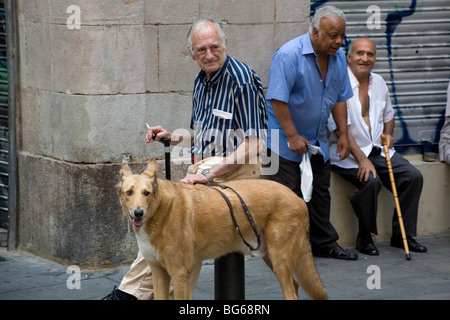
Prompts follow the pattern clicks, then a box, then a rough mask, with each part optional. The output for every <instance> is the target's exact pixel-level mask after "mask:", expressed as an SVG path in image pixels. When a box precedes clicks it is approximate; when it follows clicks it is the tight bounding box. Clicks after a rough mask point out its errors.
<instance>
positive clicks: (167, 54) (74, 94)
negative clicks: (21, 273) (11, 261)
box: [16, 0, 309, 266]
mask: <svg viewBox="0 0 450 320" xmlns="http://www.w3.org/2000/svg"><path fill="white" fill-rule="evenodd" d="M16 3H17V28H16V29H17V31H18V34H17V39H18V46H17V47H18V52H17V56H18V61H19V65H18V79H19V92H18V99H19V101H18V105H17V113H18V128H19V129H18V131H19V132H18V149H19V150H18V154H19V181H18V184H19V204H18V212H17V218H18V219H17V221H18V229H17V239H18V246H19V248H22V249H25V250H29V251H32V252H34V253H37V254H41V255H44V256H46V257H48V258H53V259H56V260H63V261H69V262H70V263H77V264H85V265H91V266H98V265H105V264H110V263H120V262H123V261H127V260H128V261H129V260H132V259H133V258H134V257H135V255H136V250H135V246H134V244H133V241H134V239H133V236H132V234H131V232H130V229H129V228H128V227H127V224H126V222H125V220H124V219H123V218H122V214H121V210H120V206H119V203H118V200H117V196H116V191H115V189H114V185H115V183H116V181H117V180H116V179H117V178H118V172H119V168H120V162H121V160H122V158H123V156H124V155H129V154H131V156H132V158H133V159H134V161H137V162H144V163H145V161H146V160H147V159H149V158H157V159H162V158H163V148H162V146H161V145H160V144H152V145H147V144H146V143H145V141H144V136H145V132H146V126H145V122H148V123H149V124H151V125H156V124H161V125H163V126H164V127H166V128H167V129H169V130H175V129H179V128H183V129H188V127H189V119H190V112H191V93H192V88H193V80H194V77H195V75H196V74H197V72H198V71H199V70H198V66H197V64H196V63H195V62H194V61H193V60H192V59H191V57H190V56H189V54H188V50H187V47H186V34H187V32H188V29H189V26H190V25H191V24H192V23H193V22H194V21H195V20H197V19H199V18H205V17H207V18H212V19H215V20H216V21H219V22H221V23H222V24H223V27H224V30H225V33H226V34H227V36H228V54H229V55H230V56H232V57H234V58H237V59H239V60H241V61H243V62H245V63H247V64H248V65H249V66H251V67H252V68H253V69H254V70H255V71H256V72H257V73H258V74H259V75H260V77H261V79H262V81H263V85H264V87H267V79H268V74H269V69H270V62H271V59H272V55H273V53H274V51H275V50H276V49H277V48H278V47H279V46H280V45H282V44H283V43H284V42H286V41H287V40H290V39H291V38H294V37H296V36H299V35H301V34H303V33H304V32H306V30H307V27H308V23H309V1H307V0H301V1H299V0H220V1H219V0H211V1H201V0H190V1H179V0H165V1H155V0H96V1H90V0H71V1H63V0H19V1H17V2H16ZM69 6H76V7H75V10H72V9H73V7H71V8H69ZM68 9H70V10H68ZM77 10H78V11H77ZM77 14H78V16H77ZM77 18H79V20H78V21H77ZM74 22H75V24H76V23H77V22H79V26H77V28H73V23H74ZM141 167H142V165H141ZM141 167H139V168H141ZM184 169H185V168H184V167H181V168H178V171H175V172H174V179H179V178H180V176H181V175H182V171H183V170H184Z"/></svg>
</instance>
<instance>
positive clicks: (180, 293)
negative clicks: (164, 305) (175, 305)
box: [171, 268, 198, 300]
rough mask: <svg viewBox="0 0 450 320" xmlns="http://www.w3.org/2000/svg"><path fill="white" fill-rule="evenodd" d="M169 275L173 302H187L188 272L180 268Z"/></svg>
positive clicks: (188, 290)
mask: <svg viewBox="0 0 450 320" xmlns="http://www.w3.org/2000/svg"><path fill="white" fill-rule="evenodd" d="M171 275H172V284H173V293H174V298H175V300H189V299H190V294H189V292H190V288H189V272H188V271H187V270H186V269H184V268H182V269H177V270H176V271H174V272H173V273H171ZM197 277H198V275H197Z"/></svg>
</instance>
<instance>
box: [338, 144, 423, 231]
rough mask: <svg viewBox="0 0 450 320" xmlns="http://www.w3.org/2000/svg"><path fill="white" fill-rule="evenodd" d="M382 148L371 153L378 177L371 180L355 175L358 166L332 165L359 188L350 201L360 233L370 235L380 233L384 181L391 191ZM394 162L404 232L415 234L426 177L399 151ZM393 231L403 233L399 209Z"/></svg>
mask: <svg viewBox="0 0 450 320" xmlns="http://www.w3.org/2000/svg"><path fill="white" fill-rule="evenodd" d="M380 151H381V149H379V148H374V149H373V150H372V153H371V154H370V155H369V157H368V158H369V160H370V161H372V163H373V165H374V167H375V169H376V171H377V177H376V178H374V177H373V175H372V174H370V177H369V179H368V181H359V180H358V179H357V178H356V175H357V173H358V169H344V168H341V167H338V166H336V165H332V166H331V169H332V170H333V171H334V172H336V173H338V174H339V175H341V176H342V177H344V178H345V179H346V180H348V181H350V182H351V183H352V184H353V185H354V186H355V187H356V188H358V191H356V192H355V193H353V194H352V195H351V198H350V202H351V204H352V207H353V210H354V211H355V214H356V216H357V217H358V225H359V234H360V235H361V236H366V235H370V234H371V233H373V234H378V231H377V221H376V220H377V210H378V193H379V192H380V190H381V187H382V186H383V185H384V186H385V187H386V188H387V189H388V190H389V191H391V192H392V187H391V180H390V178H389V171H388V168H387V164H386V158H384V157H383V156H381V155H380ZM391 164H392V170H393V172H394V180H395V186H396V189H397V195H398V200H399V203H400V209H401V212H402V218H403V223H404V226H405V233H406V235H407V236H415V235H416V231H417V212H418V207H419V200H420V195H421V193H422V187H423V177H422V174H421V173H420V171H419V170H418V169H416V168H415V167H414V166H413V165H411V164H410V163H409V162H408V161H407V160H406V159H405V158H403V157H402V156H401V155H400V154H398V153H397V152H396V153H394V155H393V156H392V158H391ZM392 235H401V232H400V224H399V221H398V216H397V211H396V209H394V215H393V217H392Z"/></svg>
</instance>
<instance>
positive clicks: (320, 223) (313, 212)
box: [263, 150, 339, 250]
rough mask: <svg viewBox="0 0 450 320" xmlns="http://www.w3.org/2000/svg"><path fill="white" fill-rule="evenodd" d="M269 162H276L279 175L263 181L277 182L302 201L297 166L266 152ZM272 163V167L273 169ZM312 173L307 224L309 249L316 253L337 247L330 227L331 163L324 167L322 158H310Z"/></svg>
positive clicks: (336, 236)
mask: <svg viewBox="0 0 450 320" xmlns="http://www.w3.org/2000/svg"><path fill="white" fill-rule="evenodd" d="M268 154H269V155H270V158H271V161H272V162H273V161H278V162H279V163H278V171H277V172H276V173H275V174H273V175H268V176H263V178H266V179H270V180H274V181H277V182H279V183H281V184H283V185H285V186H287V187H288V188H290V189H291V190H292V191H294V192H295V193H296V194H297V195H298V196H299V197H301V198H303V195H302V191H301V190H300V182H301V178H300V167H299V163H298V162H293V161H289V160H287V159H284V158H283V157H280V156H279V155H277V154H275V153H274V152H272V151H271V150H268ZM273 165H274V164H273V163H271V166H272V167H273ZM311 168H312V170H313V179H314V183H313V193H312V198H311V201H310V202H308V203H307V206H308V211H309V223H310V240H311V246H312V248H313V250H314V249H316V250H321V249H331V248H334V247H336V246H337V243H336V241H337V240H338V238H339V236H338V234H337V232H336V230H335V229H334V227H333V226H332V225H331V223H330V202H331V197H330V192H329V188H330V177H331V169H330V161H327V162H325V163H324V160H323V157H322V156H321V155H314V156H312V157H311Z"/></svg>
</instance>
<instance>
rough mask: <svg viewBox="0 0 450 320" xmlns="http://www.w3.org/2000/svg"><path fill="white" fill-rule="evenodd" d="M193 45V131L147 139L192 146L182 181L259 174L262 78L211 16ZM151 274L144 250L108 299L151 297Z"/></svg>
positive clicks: (191, 36) (193, 34) (155, 132)
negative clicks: (234, 53)
mask: <svg viewBox="0 0 450 320" xmlns="http://www.w3.org/2000/svg"><path fill="white" fill-rule="evenodd" d="M188 48H189V52H190V54H191V57H192V58H193V60H195V61H196V62H197V64H198V65H199V67H200V69H201V71H200V72H199V74H198V75H197V77H196V79H195V84H194V92H193V99H192V103H193V110H192V117H191V129H192V130H193V131H194V133H193V134H175V133H172V132H169V131H167V130H165V129H164V128H163V127H161V126H155V127H151V128H149V130H148V131H147V134H146V141H147V142H148V143H150V142H153V141H160V140H161V139H162V138H169V139H171V144H172V145H178V146H180V145H181V146H184V147H191V152H192V155H193V160H194V161H193V162H194V163H195V164H194V165H193V166H191V167H190V168H189V170H188V174H187V175H186V177H185V178H183V179H182V180H181V182H183V183H187V184H196V183H203V184H207V183H210V182H222V181H226V180H232V179H242V178H258V177H259V172H260V171H259V167H260V165H259V156H258V155H259V154H260V153H261V152H262V149H263V145H264V138H265V134H266V130H267V107H266V100H265V97H264V92H263V88H262V84H261V80H260V79H259V77H258V76H257V75H256V73H255V72H254V71H253V70H252V69H251V68H249V67H248V66H247V65H245V64H244V63H242V62H239V61H237V60H235V59H233V58H231V57H229V56H228V55H227V53H226V52H227V38H226V37H225V34H224V32H223V30H222V27H221V26H220V25H219V24H218V23H216V22H214V21H212V20H209V19H202V20H199V21H197V22H196V23H194V24H193V25H192V26H191V28H190V30H189V33H188ZM152 297H153V286H152V274H151V270H150V267H149V265H148V263H147V262H146V261H145V260H144V258H143V257H142V255H141V254H139V255H138V257H137V259H136V260H135V262H134V263H133V265H132V266H131V268H130V271H129V272H128V273H127V274H126V275H125V277H124V278H123V280H122V282H121V284H120V286H119V289H114V290H113V292H112V293H111V294H109V295H108V296H107V297H105V298H107V299H110V300H116V299H117V300H121V299H135V298H137V299H151V298H152Z"/></svg>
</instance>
